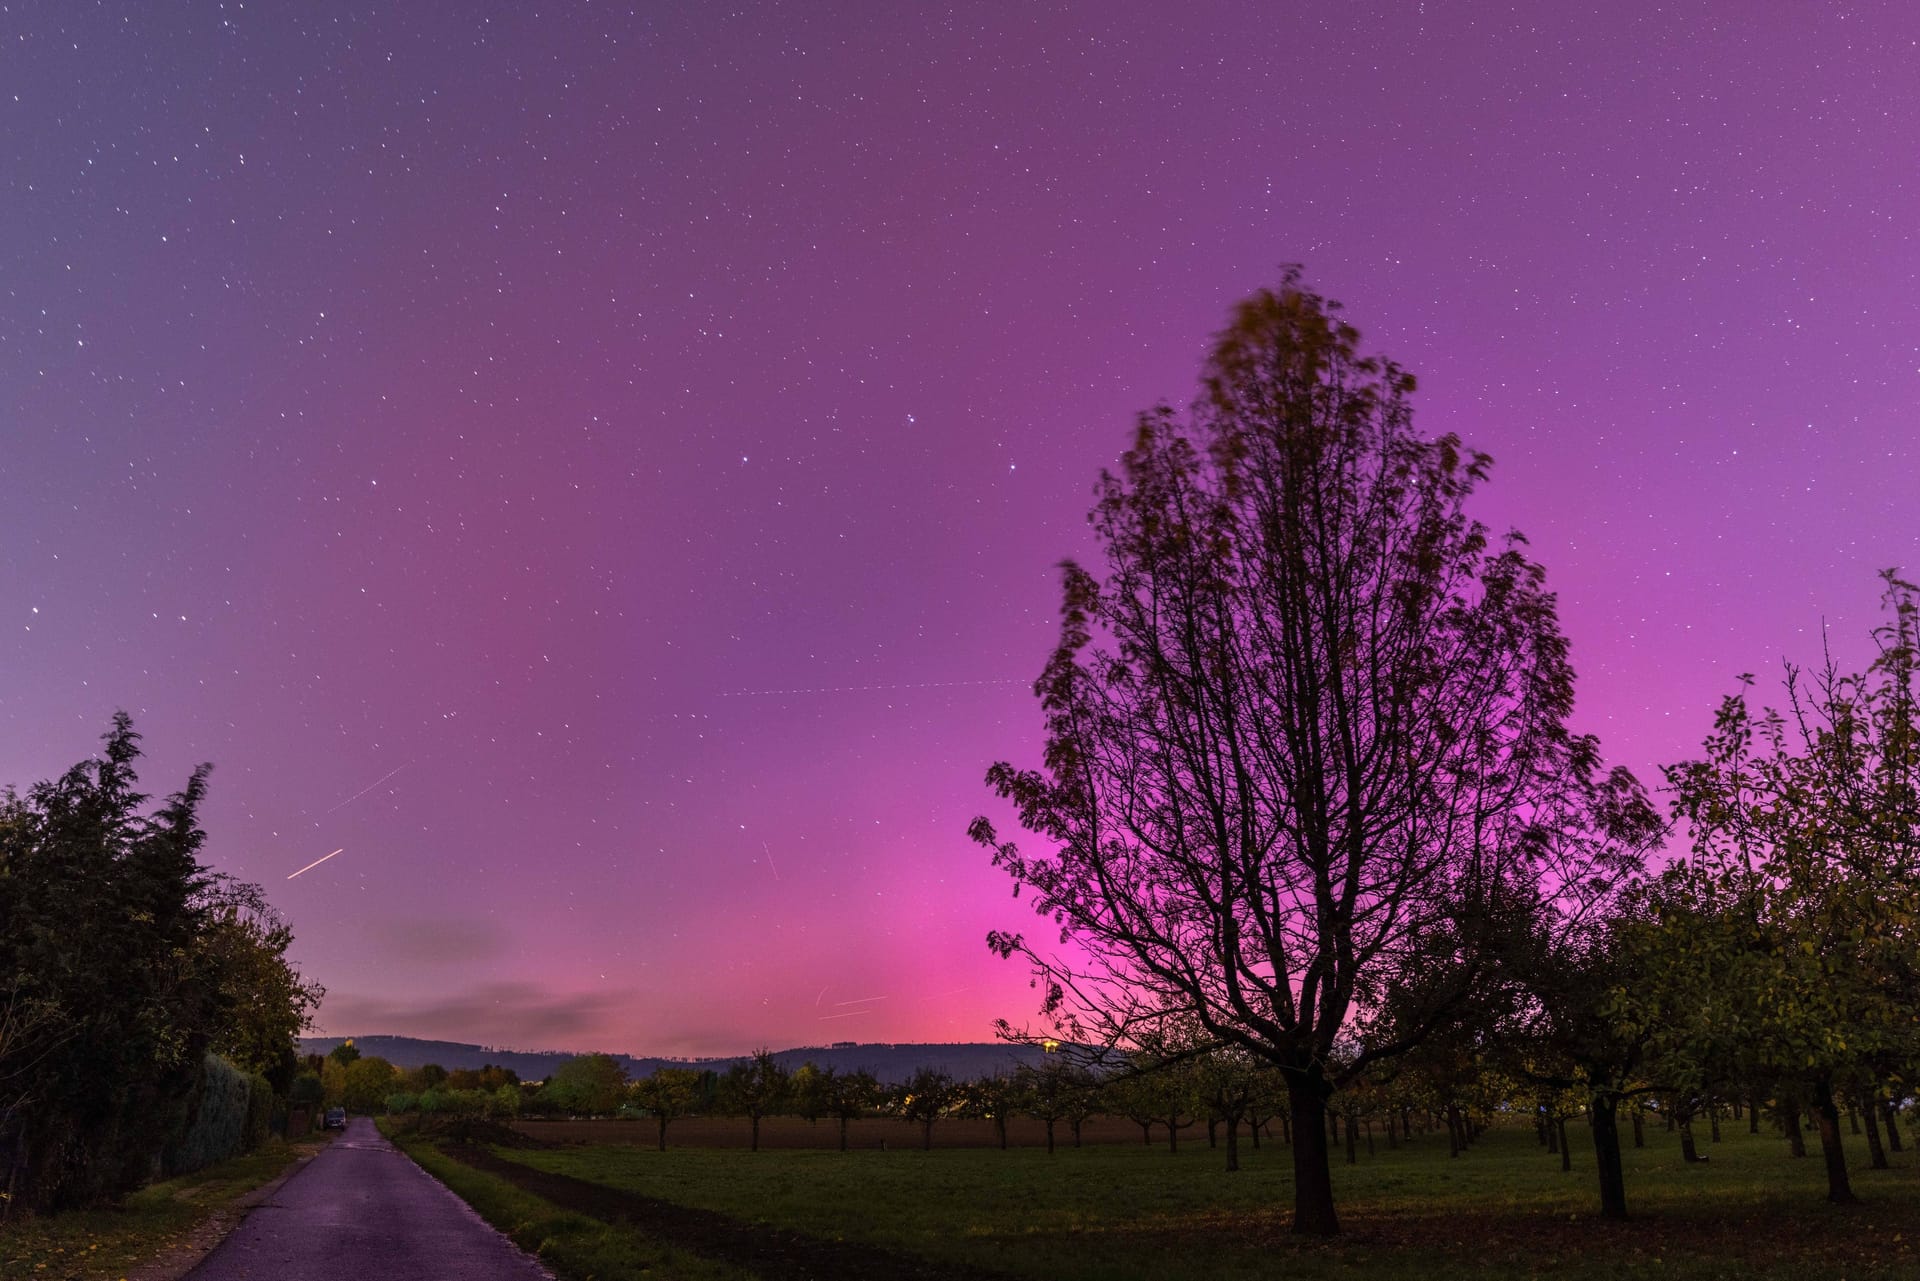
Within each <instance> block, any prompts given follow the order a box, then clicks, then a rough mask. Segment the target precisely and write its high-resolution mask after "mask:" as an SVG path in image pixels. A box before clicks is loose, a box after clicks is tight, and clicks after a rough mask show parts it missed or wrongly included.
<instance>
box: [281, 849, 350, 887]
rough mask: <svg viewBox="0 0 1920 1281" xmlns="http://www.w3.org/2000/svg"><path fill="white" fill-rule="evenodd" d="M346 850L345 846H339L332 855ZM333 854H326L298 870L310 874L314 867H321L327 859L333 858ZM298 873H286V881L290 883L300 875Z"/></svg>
mask: <svg viewBox="0 0 1920 1281" xmlns="http://www.w3.org/2000/svg"><path fill="white" fill-rule="evenodd" d="M346 849H347V847H346V846H344V845H342V846H341V847H340V848H339V849H337V850H335V851H334V852H333V854H344V853H345V852H346ZM333 854H328V855H326V856H325V857H322V858H317V859H315V860H313V862H311V863H309V864H307V865H306V866H305V867H303V868H301V869H300V872H311V871H312V870H313V869H314V868H316V867H319V866H320V865H321V864H322V863H324V862H326V861H327V859H330V858H332V857H333ZM300 872H288V873H287V879H288V880H289V881H291V880H292V879H293V878H294V877H296V876H298V875H300Z"/></svg>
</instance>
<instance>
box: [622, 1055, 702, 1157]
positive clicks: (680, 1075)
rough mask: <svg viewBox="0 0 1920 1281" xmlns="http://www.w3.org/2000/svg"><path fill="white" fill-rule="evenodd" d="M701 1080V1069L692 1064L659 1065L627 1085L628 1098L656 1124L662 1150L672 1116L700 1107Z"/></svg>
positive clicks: (665, 1142)
mask: <svg viewBox="0 0 1920 1281" xmlns="http://www.w3.org/2000/svg"><path fill="white" fill-rule="evenodd" d="M704 1084H705V1082H704V1081H703V1080H702V1076H701V1073H699V1072H696V1071H694V1070H693V1069H691V1068H676V1067H661V1068H655V1069H654V1071H653V1075H651V1076H648V1077H643V1078H642V1079H640V1080H638V1081H635V1082H634V1083H633V1085H632V1086H631V1087H630V1088H629V1090H628V1098H629V1099H631V1100H632V1102H633V1104H634V1105H635V1106H636V1107H639V1108H642V1109H644V1110H645V1111H646V1112H647V1113H648V1114H649V1115H651V1116H652V1117H653V1118H654V1121H655V1122H656V1123H657V1124H658V1126H659V1145H660V1148H661V1149H662V1150H663V1151H664V1150H665V1148H666V1146H667V1126H668V1125H669V1124H671V1123H672V1122H673V1121H674V1119H675V1118H677V1117H682V1116H685V1115H686V1114H687V1113H689V1112H692V1111H694V1110H696V1109H697V1108H699V1107H700V1105H701V1103H702V1101H703V1099H704V1095H705V1089H704V1088H703V1087H704Z"/></svg>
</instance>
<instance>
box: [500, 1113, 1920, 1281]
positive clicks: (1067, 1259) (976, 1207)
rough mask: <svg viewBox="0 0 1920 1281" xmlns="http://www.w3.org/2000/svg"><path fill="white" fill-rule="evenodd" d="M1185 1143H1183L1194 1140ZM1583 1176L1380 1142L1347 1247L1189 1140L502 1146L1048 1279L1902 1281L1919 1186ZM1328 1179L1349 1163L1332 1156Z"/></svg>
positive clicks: (1769, 1174) (1863, 1177)
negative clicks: (1309, 1232) (1303, 1233)
mask: <svg viewBox="0 0 1920 1281" xmlns="http://www.w3.org/2000/svg"><path fill="white" fill-rule="evenodd" d="M1191 1133H1192V1132H1189V1134H1191ZM1570 1134H1571V1136H1572V1138H1573V1143H1574V1153H1575V1159H1574V1169H1573V1171H1572V1172H1571V1173H1567V1174H1563V1173H1561V1171H1560V1168H1559V1158H1558V1157H1555V1156H1549V1155H1547V1154H1546V1152H1545V1151H1544V1150H1543V1149H1541V1148H1540V1147H1539V1146H1537V1145H1536V1144H1535V1142H1534V1140H1533V1138H1532V1135H1531V1134H1529V1133H1524V1132H1520V1131H1516V1130H1504V1131H1495V1132H1494V1133H1491V1134H1489V1135H1487V1136H1486V1137H1484V1138H1483V1139H1482V1140H1481V1142H1480V1143H1479V1144H1478V1145H1476V1147H1475V1148H1474V1149H1473V1150H1472V1151H1470V1152H1469V1153H1467V1154H1466V1155H1464V1156H1462V1157H1460V1158H1458V1159H1452V1160H1450V1159H1449V1158H1448V1157H1447V1154H1446V1144H1445V1140H1444V1138H1442V1137H1438V1136H1428V1137H1425V1138H1422V1139H1419V1140H1416V1142H1415V1143H1414V1144H1413V1146H1412V1147H1411V1148H1409V1149H1404V1150H1402V1151H1398V1152H1394V1151H1389V1150H1387V1148H1386V1147H1385V1145H1384V1143H1381V1144H1380V1145H1379V1148H1378V1153H1377V1155H1376V1156H1374V1157H1372V1158H1368V1157H1367V1156H1366V1155H1365V1154H1364V1151H1363V1152H1362V1154H1361V1157H1360V1161H1359V1164H1357V1165H1355V1166H1351V1167H1349V1166H1346V1165H1345V1164H1336V1165H1335V1168H1334V1178H1335V1184H1336V1187H1337V1190H1338V1196H1339V1202H1340V1211H1341V1215H1342V1221H1343V1227H1344V1229H1345V1234H1344V1235H1343V1237H1342V1238H1341V1239H1340V1240H1339V1241H1338V1242H1336V1243H1332V1244H1328V1243H1318V1242H1302V1241H1297V1240H1295V1239H1293V1238H1292V1237H1290V1236H1289V1235H1288V1233H1287V1218H1288V1215H1287V1211H1288V1208H1289V1205H1290V1196H1291V1194H1290V1173H1289V1162H1290V1156H1289V1153H1288V1151H1287V1149H1286V1148H1284V1147H1281V1146H1279V1145H1277V1144H1269V1145H1268V1146H1267V1147H1266V1148H1264V1149H1263V1150H1262V1151H1261V1152H1258V1153H1254V1152H1252V1151H1250V1150H1249V1149H1248V1148H1247V1147H1246V1145H1245V1144H1243V1145H1242V1154H1241V1155H1242V1163H1243V1166H1244V1168H1243V1169H1242V1170H1241V1171H1240V1172H1239V1173H1237V1174H1227V1173H1225V1172H1224V1170H1223V1169H1222V1168H1221V1166H1222V1158H1223V1154H1222V1153H1219V1152H1216V1151H1212V1150H1209V1149H1208V1148H1207V1146H1206V1144H1205V1141H1204V1138H1202V1139H1201V1140H1200V1141H1199V1142H1197V1143H1196V1142H1193V1141H1192V1140H1191V1139H1190V1138H1188V1137H1187V1136H1183V1146H1182V1149H1181V1151H1180V1152H1179V1154H1178V1155H1170V1154H1169V1153H1168V1152H1167V1151H1166V1149H1165V1147H1164V1146H1161V1147H1156V1148H1152V1149H1148V1148H1144V1147H1131V1146H1102V1147H1089V1148H1085V1149H1081V1150H1077V1151H1076V1150H1072V1149H1063V1150H1062V1151H1061V1152H1060V1153H1058V1154H1057V1155H1056V1156H1053V1157H1051V1158H1049V1157H1048V1156H1047V1155H1046V1154H1045V1153H1044V1152H1043V1151H1039V1150H1034V1149H1027V1150H1018V1149H1016V1150H1014V1151H1010V1152H1000V1151H997V1150H948V1151H941V1150H935V1151H933V1152H918V1151H862V1152H851V1153H840V1152H818V1151H762V1152H759V1153H751V1152H744V1151H739V1150H733V1149H697V1148H688V1149H679V1150H674V1151H669V1152H666V1153H659V1152H654V1151H650V1150H647V1149H644V1148H636V1147H581V1148H566V1149H557V1150H550V1151H525V1150H501V1151H500V1152H499V1155H500V1156H502V1157H505V1158H507V1159H509V1160H514V1161H519V1162H523V1163H525V1164H527V1165H530V1166H533V1167H536V1168H538V1169H542V1170H547V1171H552V1172H556V1173H562V1174H568V1175H572V1176H574V1177H576V1178H582V1179H587V1180H591V1181H594V1182H598V1183H603V1184H606V1185H609V1186H612V1187H617V1188H621V1189H624V1190H627V1191H631V1192H637V1193H640V1194H643V1195H646V1196H650V1197H656V1198H660V1199H662V1200H668V1201H672V1202H675V1203H677V1204H683V1205H689V1206H698V1207H702V1208H705V1209H709V1210H715V1211H720V1212H722V1213H725V1214H728V1215H731V1216H734V1217H736V1218H738V1219H740V1220H742V1221H743V1222H745V1223H762V1224H769V1225H778V1226H782V1227H787V1228H794V1229H799V1230H801V1231H804V1232H807V1233H810V1234H813V1235H816V1236H822V1237H827V1238H837V1239H844V1240H848V1241H858V1242H863V1243H867V1244H872V1245H879V1246H884V1247H888V1248H891V1249H894V1250H899V1251H903V1252H907V1253H912V1254H919V1255H923V1256H926V1257H928V1258H930V1259H936V1260H940V1261H943V1262H946V1263H949V1264H955V1265H960V1266H962V1267H974V1268H981V1269H990V1270H993V1271H996V1272H1003V1273H1009V1274H1014V1275H1020V1276H1033V1277H1047V1278H1052V1279H1063V1278H1064V1279H1073V1278H1086V1279H1089V1281H1091V1279H1093V1278H1103V1279H1104V1278H1129V1277H1138V1278H1172V1277H1208V1278H1212V1277H1236V1276H1247V1277H1251V1276H1273V1275H1275V1274H1276V1271H1278V1272H1279V1273H1280V1274H1282V1275H1285V1276H1288V1277H1302V1278H1320V1277H1354V1276H1366V1277H1369V1278H1374V1277H1403V1276H1404V1277H1418V1278H1420V1281H1442V1279H1444V1278H1466V1277H1487V1276H1491V1277H1531V1276H1546V1275H1551V1276H1556V1277H1569V1278H1601V1277H1607V1278H1612V1277H1640V1276H1644V1277H1654V1276H1660V1277H1690V1278H1693V1277H1699V1278H1704V1277H1728V1278H1733V1277H1755V1276H1758V1277H1778V1278H1783V1279H1784V1278H1789V1277H1792V1278H1805V1277H1841V1276H1845V1277H1849V1278H1859V1277H1875V1276H1885V1277H1895V1276H1898V1277H1912V1276H1914V1275H1916V1274H1920V1260H1916V1258H1915V1255H1914V1252H1913V1242H1912V1239H1911V1238H1912V1237H1913V1235H1914V1233H1915V1232H1916V1231H1920V1215H1917V1214H1916V1212H1917V1211H1920V1174H1916V1172H1915V1170H1914V1168H1913V1166H1912V1153H1911V1152H1909V1153H1908V1154H1906V1155H1904V1156H1896V1157H1895V1158H1894V1162H1895V1168H1894V1169H1892V1170H1887V1171H1869V1170H1867V1169H1866V1168H1865V1167H1866V1161H1867V1153H1866V1149H1865V1145H1864V1141H1862V1140H1860V1139H1850V1140H1849V1143H1850V1145H1851V1149H1850V1153H1849V1155H1850V1158H1851V1159H1852V1160H1853V1161H1854V1162H1855V1166H1854V1186H1855V1190H1856V1191H1857V1192H1858V1193H1859V1195H1860V1197H1861V1199H1862V1202H1863V1204H1862V1205H1861V1206H1859V1207H1856V1208H1849V1209H1837V1208H1834V1207H1829V1206H1828V1205H1826V1204H1825V1202H1824V1200H1823V1197H1824V1193H1825V1182H1824V1176H1823V1172H1822V1168H1821V1163H1820V1159H1819V1156H1818V1151H1817V1148H1816V1150H1815V1152H1814V1155H1812V1156H1810V1157H1808V1158H1806V1159H1803V1160H1795V1159H1792V1158H1790V1157H1789V1156H1788V1155H1787V1150H1786V1145H1785V1144H1784V1142H1782V1141H1781V1140H1779V1139H1777V1138H1774V1137H1772V1136H1770V1135H1765V1136H1761V1137H1757V1138H1750V1137H1749V1136H1748V1135H1747V1134H1746V1126H1745V1124H1744V1123H1740V1124H1737V1125H1734V1124H1729V1125H1728V1126H1726V1127H1725V1141H1724V1142H1721V1143H1718V1144H1713V1143H1709V1142H1708V1141H1707V1136H1706V1134H1705V1132H1704V1127H1703V1129H1702V1132H1701V1133H1700V1135H1699V1139H1700V1145H1701V1149H1702V1151H1703V1152H1705V1153H1707V1154H1708V1155H1709V1156H1710V1158H1711V1159H1710V1161H1709V1162H1708V1163H1707V1164H1704V1165H1699V1166H1694V1167H1691V1168H1689V1167H1686V1166H1684V1165H1682V1164H1681V1162H1680V1157H1679V1147H1678V1143H1677V1141H1676V1140H1675V1139H1674V1137H1673V1136H1670V1135H1667V1134H1665V1133H1664V1132H1660V1131H1657V1130H1652V1129H1650V1130H1649V1131H1648V1135H1647V1142H1648V1147H1647V1148H1646V1149H1645V1150H1641V1151H1634V1150H1631V1149H1630V1150H1629V1151H1628V1152H1627V1190H1628V1198H1629V1204H1630V1206H1631V1208H1632V1209H1633V1211H1634V1214H1635V1216H1636V1217H1635V1221H1634V1222H1632V1223H1628V1224H1607V1223H1602V1222H1600V1221H1599V1220H1598V1219H1597V1217H1596V1216H1595V1213H1594V1207H1595V1205H1596V1201H1597V1198H1596V1194H1595V1191H1594V1178H1593V1160H1592V1157H1591V1154H1590V1149H1589V1148H1588V1147H1587V1146H1586V1145H1587V1142H1588V1140H1587V1136H1586V1134H1585V1132H1584V1130H1583V1129H1581V1128H1579V1127H1573V1128H1571V1129H1570ZM1335 1159H1336V1162H1339V1161H1340V1160H1341V1158H1340V1157H1339V1155H1338V1154H1336V1158H1335Z"/></svg>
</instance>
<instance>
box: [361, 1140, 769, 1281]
mask: <svg viewBox="0 0 1920 1281" xmlns="http://www.w3.org/2000/svg"><path fill="white" fill-rule="evenodd" d="M378 1124H379V1126H380V1132H381V1133H382V1134H384V1135H386V1136H387V1138H388V1139H389V1140H391V1141H392V1142H393V1144H394V1145H395V1146H396V1147H398V1148H399V1149H400V1150H401V1151H403V1152H405V1153H406V1154H407V1155H408V1156H410V1157H412V1158H413V1159H414V1161H416V1162H418V1163H419V1165H420V1167H421V1168H422V1169H424V1170H425V1171H426V1172H427V1173H428V1174H431V1175H432V1176H433V1177H434V1178H436V1179H438V1180H440V1182H442V1183H444V1184H445V1185H446V1186H447V1187H448V1188H449V1189H451V1190H452V1191H453V1193H454V1195H456V1196H458V1197H459V1198H460V1199H461V1200H462V1201H465V1202H466V1203H467V1204H468V1205H470V1206H472V1207H473V1209H474V1212H475V1213H477V1214H478V1215H479V1216H480V1217H481V1218H483V1219H485V1220H486V1221H487V1222H488V1223H491V1224H492V1225H493V1226H494V1227H496V1228H498V1229H499V1230H500V1231H501V1232H504V1233H505V1234H506V1235H507V1236H508V1237H509V1238H511V1239H512V1241H513V1243H514V1244H515V1245H517V1246H519V1247H520V1248H521V1249H523V1250H525V1251H527V1252H528V1253H530V1254H536V1255H538V1256H540V1260H541V1262H543V1263H545V1264H546V1265H547V1267H549V1268H550V1269H552V1270H553V1272H554V1274H555V1275H556V1276H559V1277H561V1278H562V1281H629V1279H632V1278H641V1277H645V1278H649V1281H651V1279H653V1278H658V1277H673V1278H676V1281H679V1279H681V1278H684V1279H685V1281H742V1279H744V1278H746V1277H747V1276H748V1274H747V1273H744V1272H740V1271H738V1270H736V1269H733V1268H729V1267H727V1266H726V1265H724V1264H721V1263H716V1262H714V1261H713V1260H711V1259H703V1258H700V1257H699V1256H697V1255H693V1254H689V1253H687V1252H686V1251H684V1250H675V1249H673V1248H672V1247H670V1246H666V1245H663V1244H661V1243H660V1242H657V1241H653V1240H650V1239H649V1238H647V1237H646V1236H644V1235H642V1234H641V1233H638V1232H635V1231H633V1230H632V1229H631V1228H628V1227H625V1226H623V1225H620V1224H607V1223H602V1222H600V1221H599V1220H597V1219H591V1218H588V1217H587V1216H586V1215H583V1214H575V1213H572V1212H571V1211H567V1210H563V1209H561V1208H560V1207H558V1206H556V1205H553V1204H552V1203H551V1202H548V1201H543V1200H541V1199H540V1198H539V1197H537V1196H534V1195H533V1194H532V1193H529V1192H523V1191H521V1190H520V1189H519V1188H516V1187H514V1186H513V1185H512V1184H511V1183H508V1182H506V1181H505V1180H504V1179H499V1178H495V1177H494V1176H493V1175H490V1174H484V1173H482V1172H481V1171H479V1170H475V1169H471V1168H470V1167H468V1166H465V1165H462V1164H461V1163H460V1162H458V1161H456V1160H454V1159H453V1158H452V1157H450V1156H448V1155H447V1154H446V1153H444V1152H442V1151H441V1150H440V1149H439V1147H437V1146H436V1145H435V1144H434V1142H433V1141H432V1140H431V1139H428V1138H426V1137H424V1136H422V1135H418V1134H414V1133H411V1132H410V1131H409V1129H408V1128H407V1127H405V1126H403V1125H396V1124H394V1123H393V1122H392V1121H390V1120H388V1119H386V1118H381V1119H380V1120H379V1122H378Z"/></svg>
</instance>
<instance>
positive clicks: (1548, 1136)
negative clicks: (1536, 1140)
mask: <svg viewBox="0 0 1920 1281" xmlns="http://www.w3.org/2000/svg"><path fill="white" fill-rule="evenodd" d="M1553 1121H1554V1116H1553V1113H1552V1112H1548V1113H1547V1114H1546V1115H1545V1116H1543V1117H1541V1118H1540V1145H1541V1146H1542V1147H1544V1148H1545V1149H1546V1150H1547V1155H1548V1156H1553V1155H1554V1154H1555V1153H1557V1152H1559V1151H1560V1130H1559V1127H1557V1126H1555V1125H1554V1123H1553Z"/></svg>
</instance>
